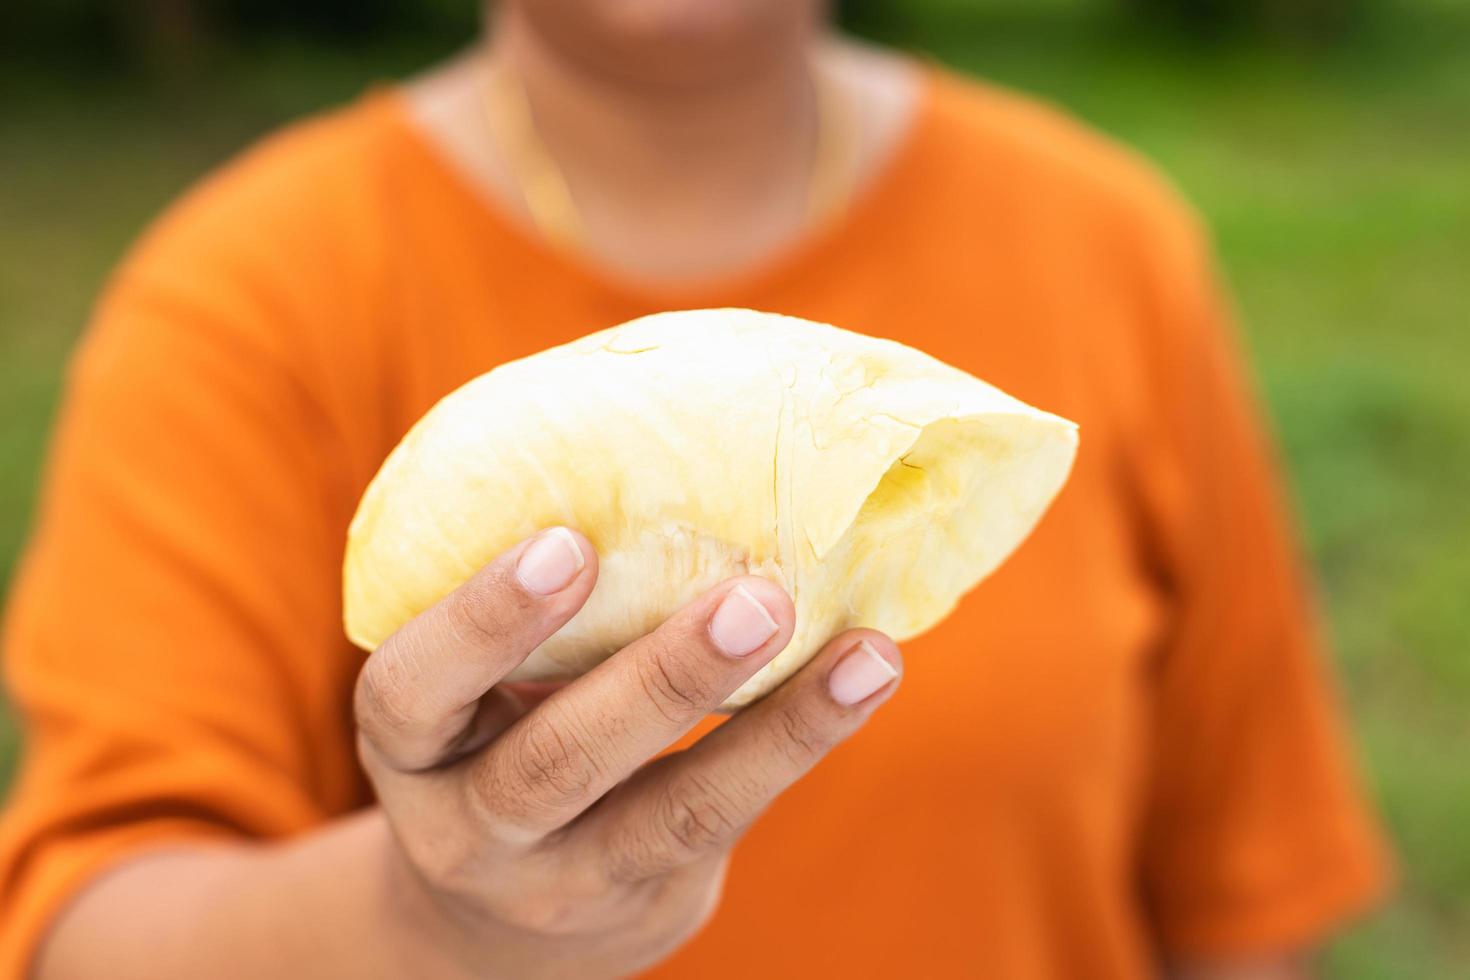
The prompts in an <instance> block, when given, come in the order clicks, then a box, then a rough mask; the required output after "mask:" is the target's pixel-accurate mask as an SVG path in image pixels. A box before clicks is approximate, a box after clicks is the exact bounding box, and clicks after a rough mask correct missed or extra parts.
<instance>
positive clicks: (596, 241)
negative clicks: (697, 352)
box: [408, 4, 917, 284]
mask: <svg viewBox="0 0 1470 980" xmlns="http://www.w3.org/2000/svg"><path fill="white" fill-rule="evenodd" d="M511 7H512V5H509V4H507V5H505V7H504V8H503V9H506V10H509V9H511ZM487 59H488V60H489V61H491V62H495V64H493V65H492V66H491V67H493V68H494V69H495V70H501V69H510V70H514V71H516V72H517V73H518V75H517V77H518V79H519V80H520V82H521V84H522V86H523V87H524V89H525V93H526V98H527V102H528V103H529V104H530V108H531V111H532V114H533V119H534V123H535V129H536V130H537V132H538V135H539V137H540V139H541V141H542V142H543V143H544V144H545V146H546V148H547V151H548V155H549V156H550V157H551V158H552V159H553V160H554V162H555V165H556V166H557V168H558V169H559V170H560V171H561V173H562V175H563V176H564V177H565V179H566V184H567V186H568V189H569V191H570V193H571V196H572V198H573V201H574V204H575V206H576V210H577V212H578V218H579V224H580V226H581V240H580V241H579V243H578V247H579V248H580V249H582V250H584V251H585V252H586V253H588V254H589V256H590V257H591V258H593V259H594V260H595V261H597V262H598V263H599V264H601V265H603V266H605V267H608V268H611V269H613V270H615V271H617V272H618V273H620V274H623V275H626V276H628V277H630V278H632V279H635V280H641V281H644V282H647V283H650V284H659V283H663V284H670V283H690V282H695V281H700V280H708V279H710V278H718V277H721V276H726V275H729V274H731V273H734V272H737V271H740V270H742V269H745V268H748V267H749V266H751V265H753V264H758V263H760V262H761V261H762V260H764V259H765V258H767V257H768V256H769V255H770V254H771V253H773V252H774V251H777V250H779V249H780V248H782V247H783V246H785V245H786V244H788V243H789V242H791V241H792V240H793V239H795V238H797V237H799V236H800V235H801V234H802V233H803V231H804V229H805V226H806V223H807V220H808V213H807V204H808V190H809V186H808V184H809V180H810V175H811V173H812V165H813V157H814V153H815V149H816V142H817V125H818V120H817V111H816V99H815V95H814V92H813V88H812V83H813V80H812V75H811V72H812V70H813V68H812V66H813V65H814V64H815V65H816V66H817V67H816V70H818V71H824V72H826V73H827V81H828V82H829V83H830V85H832V86H834V87H835V88H836V89H837V90H838V91H839V92H840V93H841V94H842V97H843V98H844V100H845V101H846V103H847V104H848V105H849V106H850V107H851V110H852V111H851V115H852V116H853V117H855V118H854V122H855V134H854V135H855V140H854V144H855V146H854V149H855V154H856V159H855V160H854V165H853V167H852V173H853V175H854V177H855V179H856V180H858V181H861V180H862V179H863V177H864V175H865V174H867V173H868V172H869V171H871V169H873V167H874V166H875V165H876V162H877V161H878V160H881V159H882V158H884V157H886V156H887V154H888V152H889V151H890V150H891V149H892V145H893V144H894V143H895V142H897V140H898V138H899V135H900V134H901V132H902V131H903V130H904V129H905V128H906V125H907V122H908V120H909V117H910V116H911V113H912V108H913V104H914V95H915V93H916V91H917V86H916V85H915V84H914V82H915V75H914V72H913V71H912V68H911V66H910V65H909V63H908V62H906V61H904V60H902V59H899V58H896V57H894V56H892V55H889V54H886V53H881V52H875V51H870V50H864V49H858V48H856V47H855V46H853V45H851V44H848V43H847V42H835V41H831V40H829V39H826V38H822V37H819V36H817V35H816V34H815V33H813V34H812V35H811V36H808V37H802V38H792V39H788V40H787V41H785V42H783V43H779V44H778V43H776V41H775V40H772V41H771V43H770V44H768V45H767V46H766V47H764V48H763V49H762V52H761V58H760V59H759V61H756V62H750V63H739V64H737V65H735V69H738V70H730V66H729V65H725V66H722V68H725V69H727V70H722V71H721V72H719V73H717V74H716V73H711V74H710V76H709V77H708V78H706V79H705V80H704V81H703V82H702V83H701V84H697V85H696V84H673V83H669V82H668V80H658V81H650V80H648V79H640V78H638V77H636V76H633V75H631V73H627V74H625V73H619V72H618V71H616V70H609V68H608V66H606V65H602V64H595V65H594V64H589V63H587V62H586V61H585V60H579V59H577V58H574V57H569V56H567V55H566V54H564V53H563V52H560V51H557V50H556V49H555V48H554V47H553V46H551V45H548V44H546V43H545V42H544V41H543V40H542V39H541V38H539V37H538V36H537V35H536V34H535V33H534V31H533V29H532V26H531V25H526V24H521V23H519V22H517V21H516V20H514V19H513V18H509V17H504V16H503V17H502V18H501V21H500V22H499V23H497V24H496V26H495V30H494V31H493V40H492V41H491V42H490V43H489V44H488V45H487V46H486V47H485V48H483V49H481V50H477V51H475V52H472V53H471V54H469V55H468V56H466V57H465V58H462V59H459V60H458V61H456V62H452V63H450V64H448V65H446V66H444V67H442V68H440V69H437V70H435V71H433V72H431V73H429V74H428V75H426V76H424V77H422V78H421V79H419V80H417V81H415V82H414V83H412V84H410V85H409V87H408V94H409V100H410V105H411V107H412V109H413V112H414V115H415V117H416V119H417V121H418V123H419V124H420V126H421V127H422V128H423V129H424V130H425V131H426V132H427V133H428V135H429V137H430V139H431V140H432V141H433V142H435V143H437V144H438V145H439V146H440V148H441V149H442V150H443V152H444V153H445V155H446V156H448V157H449V158H451V159H452V160H454V161H455V163H456V164H458V166H459V167H460V169H461V170H463V171H464V172H465V173H466V174H467V175H468V176H469V178H470V179H471V181H472V182H473V183H475V184H476V185H478V186H479V187H480V188H481V190H482V191H483V192H485V193H486V194H487V195H489V196H490V197H492V198H494V199H496V200H497V201H498V203H499V205H500V206H501V207H502V208H504V209H507V210H509V211H511V212H512V213H514V214H516V215H518V216H520V217H521V218H522V219H523V220H525V221H526V222H527V223H528V224H529V223H530V221H531V219H530V216H529V214H528V213H527V212H526V210H525V205H524V201H523V200H522V197H521V190H520V187H519V184H518V182H517V180H516V177H515V175H514V174H513V171H512V168H511V167H510V166H509V164H508V162H507V157H506V153H505V148H504V147H502V146H501V145H499V140H500V138H501V137H500V135H499V134H497V133H496V132H495V131H494V130H493V129H492V127H491V126H490V125H489V123H488V121H487V114H486V102H485V94H486V89H485V82H486V71H485V69H486V67H487V65H486V61H487ZM500 59H503V61H501V60H500Z"/></svg>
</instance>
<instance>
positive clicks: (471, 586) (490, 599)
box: [444, 577, 511, 650]
mask: <svg viewBox="0 0 1470 980" xmlns="http://www.w3.org/2000/svg"><path fill="white" fill-rule="evenodd" d="M495 583H496V580H495V579H494V578H493V577H492V579H491V580H490V581H488V582H487V581H481V580H480V579H471V580H470V581H469V582H466V583H465V584H464V585H462V586H460V587H459V588H458V589H456V590H455V591H453V592H451V593H450V594H449V596H448V597H447V598H446V599H445V600H444V622H445V624H446V625H447V627H448V629H449V632H450V633H451V635H453V637H454V639H455V640H456V641H458V642H459V643H462V644H464V645H465V646H468V647H472V648H476V649H481V650H493V649H498V648H499V647H501V646H504V645H505V644H506V643H507V642H508V641H509V640H510V639H511V636H510V630H509V629H508V627H507V625H506V623H505V620H504V618H503V616H501V615H497V611H498V610H499V609H500V608H501V607H502V606H504V604H505V602H504V596H503V594H502V590H500V589H498V588H496V584H495Z"/></svg>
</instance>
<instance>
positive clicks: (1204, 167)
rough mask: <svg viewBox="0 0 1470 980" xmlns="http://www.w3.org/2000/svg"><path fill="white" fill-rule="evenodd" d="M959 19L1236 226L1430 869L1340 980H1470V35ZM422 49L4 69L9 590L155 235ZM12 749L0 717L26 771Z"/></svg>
mask: <svg viewBox="0 0 1470 980" xmlns="http://www.w3.org/2000/svg"><path fill="white" fill-rule="evenodd" d="M945 6H946V5H944V4H933V5H931V6H930V7H929V8H926V9H933V10H936V11H938V12H937V13H934V14H932V15H930V16H929V17H928V18H927V19H926V17H924V16H915V17H914V18H912V20H913V23H912V25H911V26H912V33H911V38H912V40H913V41H915V42H916V43H917V46H920V47H923V48H924V49H925V50H928V51H930V52H931V53H933V54H935V55H937V56H939V57H942V58H943V59H945V60H947V61H949V62H951V63H953V64H956V65H959V66H962V67H965V68H969V69H972V70H974V71H976V72H978V73H981V74H983V75H986V76H988V77H991V78H994V79H998V80H1000V81H1003V82H1007V83H1011V84H1015V85H1017V86H1019V87H1022V88H1026V89H1029V90H1031V91H1035V92H1039V93H1041V94H1043V95H1044V96H1046V97H1048V98H1051V99H1053V100H1055V101H1057V102H1059V103H1061V104H1063V105H1066V106H1067V107H1069V108H1071V109H1072V110H1073V111H1075V112H1078V113H1080V114H1081V115H1082V116H1084V117H1085V118H1087V119H1090V120H1092V121H1093V122H1095V123H1097V124H1099V125H1101V126H1103V127H1104V128H1106V129H1108V130H1109V131H1111V132H1114V133H1116V134H1118V135H1120V136H1122V137H1123V138H1125V139H1127V140H1128V141H1130V142H1132V143H1133V144H1135V145H1137V146H1138V147H1140V148H1141V149H1143V150H1144V151H1145V152H1146V153H1148V154H1149V155H1150V156H1152V157H1153V158H1154V159H1155V160H1157V161H1158V162H1159V163H1160V164H1161V165H1162V166H1163V167H1164V169H1166V170H1167V171H1168V172H1169V173H1170V174H1171V175H1172V176H1173V177H1174V178H1175V179H1176V180H1177V181H1178V182H1179V184H1180V185H1182V187H1183V188H1184V189H1185V191H1186V192H1187V193H1188V194H1189V195H1190V196H1191V197H1192V198H1193V199H1194V200H1195V201H1196V202H1197V203H1198V204H1199V205H1200V207H1201V208H1203V210H1204V211H1205V212H1206V213H1207V215H1208V216H1209V217H1210V219H1211V221H1212V223H1213V226H1214V228H1215V230H1216V233H1217V238H1218V242H1219V246H1220V251H1221V255H1222V258H1223V261H1224V266H1225V269H1226V272H1227V274H1228V276H1229V279H1230V281H1231V283H1232V285H1233V287H1234V289H1235V292H1236V296H1237V298H1238V302H1239V308H1240V310H1241V314H1242V319H1243V321H1244V324H1245V326H1246V330H1247V335H1248V339H1249V342H1250V347H1251V350H1252V352H1253V354H1254V356H1255V358H1256V362H1257V366H1258V369H1259V373H1260V375H1261V378H1262V381H1263V385H1264V390H1265V392H1266V394H1267V397H1268V399H1269V402H1270V405H1271V408H1272V410H1273V413H1274V416H1275V418H1276V421H1277V425H1278V429H1279V432H1280V436H1281V441H1282V444H1283V447H1284V449H1285V451H1286V455H1287V458H1288V461H1289V464H1290V471H1291V475H1292V479H1293V486H1294V489H1295V492H1296V495H1297V500H1298V504H1299V510H1300V513H1301V516H1302V518H1303V523H1304V525H1305V529H1306V532H1307V535H1308V541H1309V544H1310V547H1311V550H1312V554H1313V556H1314V557H1315V559H1316V562H1317V566H1318V569H1319V571H1320V574H1321V577H1322V581H1323V583H1324V586H1325V589H1326V594H1327V599H1328V602H1329V608H1330V612H1331V615H1332V621H1333V626H1334V630H1335V634H1336V639H1337V644H1338V650H1339V653H1340V663H1341V667H1342V672H1343V675H1344V679H1345V682H1346V689H1347V693H1348V698H1349V702H1350V705H1351V708H1352V711H1353V715H1354V719H1355V723H1356V733H1357V736H1358V739H1359V742H1360V745H1361V751H1362V754H1363V758H1364V759H1365V762H1366V764H1367V769H1368V772H1369V777H1370V782H1371V786H1372V788H1373V791H1374V792H1375V794H1376V795H1377V798H1378V799H1379V801H1380V804H1381V807H1382V809H1383V811H1384V813H1385V814H1386V816H1387V818H1388V820H1389V822H1390V824H1391V827H1392V830H1393V833H1394V835H1395V838H1396V841H1397V844H1398V847H1399V851H1400V855H1401V859H1402V862H1403V866H1404V870H1403V873H1404V883H1403V887H1402V890H1401V893H1400V895H1399V897H1398V898H1397V899H1396V900H1395V902H1394V903H1393V904H1392V905H1391V906H1390V907H1389V908H1388V909H1386V910H1384V911H1383V912H1382V913H1380V914H1379V915H1377V916H1376V917H1374V918H1373V919H1372V920H1371V921H1369V922H1367V923H1364V924H1362V925H1361V926H1360V927H1358V928H1357V929H1355V930H1354V931H1353V932H1352V933H1351V934H1350V935H1348V936H1347V937H1346V938H1345V939H1344V940H1343V941H1341V942H1340V943H1339V944H1338V945H1337V946H1336V947H1335V948H1334V950H1333V952H1332V955H1331V956H1330V958H1329V975H1331V976H1334V977H1340V978H1351V980H1360V978H1362V980H1366V978H1379V977H1394V978H1398V977H1424V978H1445V980H1449V978H1454V977H1465V976H1470V722H1467V713H1466V710H1465V705H1466V704H1470V656H1467V655H1466V651H1465V648H1464V647H1465V642H1466V639H1467V637H1470V602H1467V601H1466V596H1467V594H1470V506H1466V492H1467V490H1470V453H1466V451H1465V449H1464V447H1465V446H1466V445H1470V385H1467V384H1465V383H1464V381H1463V380H1462V377H1461V376H1462V374H1463V372H1464V371H1465V368H1466V367H1467V365H1470V356H1467V355H1470V58H1466V57H1464V55H1463V52H1464V51H1466V50H1470V19H1466V18H1465V17H1464V16H1463V15H1458V14H1457V13H1456V11H1455V9H1454V5H1452V4H1434V5H1425V6H1424V7H1423V8H1422V9H1423V10H1424V11H1426V13H1424V15H1423V16H1424V17H1425V20H1424V22H1422V23H1418V24H1415V23H1414V22H1413V21H1402V22H1397V23H1395V24H1392V25H1385V26H1383V27H1382V28H1381V29H1380V28H1375V29H1374V30H1373V31H1372V32H1371V36H1369V37H1364V38H1361V39H1358V40H1356V41H1352V42H1350V43H1347V44H1345V45H1343V46H1341V47H1339V48H1337V49H1335V50H1333V51H1330V52H1320V51H1319V52H1313V51H1308V50H1301V49H1295V50H1294V49H1288V48H1281V49H1267V48H1262V47H1259V46H1257V47H1251V48H1242V47H1232V48H1206V47H1189V46H1184V45H1181V44H1179V43H1177V42H1165V41H1162V40H1160V39H1157V38H1148V37H1142V36H1138V35H1130V34H1128V33H1127V32H1124V31H1120V30H1119V29H1117V28H1116V27H1111V26H1109V25H1107V24H1103V23H1100V22H1091V21H1088V20H1086V19H1083V18H1080V17H1078V16H1077V15H1076V13H1075V12H1071V11H1070V10H1069V5H1067V4H1049V5H1047V6H1046V8H1045V12H1043V13H1040V14H1033V15H1031V16H1030V17H1029V19H1027V18H1020V17H1016V16H1011V17H1000V16H992V17H989V18H987V19H984V20H979V19H976V18H975V17H973V16H970V17H960V16H959V15H958V13H956V11H959V10H962V9H963V8H962V7H960V6H958V5H953V4H951V5H950V6H953V7H954V10H953V11H951V12H950V13H948V14H946V13H944V8H945ZM1456 17H1458V18H1459V19H1454V18H1456ZM420 57H421V53H420V52H415V51H412V50H399V51H375V52H369V53H363V52H357V53H356V54H348V53H345V52H335V53H333V52H316V51H306V50H299V49H280V48H277V49H273V50H271V51H269V52H260V53H257V54H256V55H254V56H250V57H247V56H245V55H243V54H240V53H236V54H234V55H231V56H228V57H222V58H219V59H216V60H215V61H214V63H213V64H212V65H211V67H210V68H209V69H208V70H207V71H206V72H205V73H204V74H203V75H202V77H200V78H198V79H196V80H194V81H191V83H190V84H189V85H188V86H187V87H185V88H184V89H183V91H185V92H187V94H185V95H179V94H177V92H178V91H180V90H179V89H178V88H177V87H174V88H171V89H170V90H171V91H173V92H174V93H175V94H173V95H171V96H168V97H164V96H163V95H162V94H160V90H156V89H150V87H149V86H146V85H143V84H142V83H130V84H120V83H118V82H117V80H115V79H92V80H90V81H88V80H85V79H78V78H76V77H70V78H68V77H64V76H61V75H59V74H55V75H41V74H37V73H34V72H31V73H27V74H16V73H14V72H12V73H11V74H9V75H3V74H0V93H15V94H19V95H20V96H22V97H20V98H15V97H11V96H10V95H9V94H6V95H4V96H0V107H3V108H0V147H3V152H0V581H3V580H4V579H6V578H8V576H9V574H10V572H11V570H12V567H13V562H14V558H15V555H16V553H17V550H18V548H19V546H20V543H21V541H22V539H23V537H24V528H25V525H26V522H27V520H28V515H29V513H30V511H31V508H32V505H33V501H34V485H35V481H36V478H37V472H38V467H39V464H40V461H41V458H42V453H43V444H44V433H45V430H46V427H47V425H48V422H49V417H50V414H51V411H52V408H53V405H54V402H55V398H56V394H57V390H58V384H59V378H60V375H61V371H62V365H63V362H64V357H65V352H66V351H67V349H68V348H69V346H70V345H71V343H72V342H73V340H74V339H75V337H76V334H77V331H78V329H79V328H80V327H81V325H82V324H83V323H84V321H85V318H86V314H87V309H88V306H89V304H90V302H91V301H92V298H93V297H94V295H95V293H96V290H97V288H98V287H99V285H100V283H101V282H102V281H103V279H104V277H105V275H106V272H107V270H108V268H109V267H110V266H111V265H112V264H113V263H114V262H115V260H116V259H117V257H118V256H119V254H120V253H121V251H122V250H123V248H124V247H125V245H126V243H127V241H128V240H129V239H130V238H131V237H132V236H134V235H135V234H136V233H137V231H138V230H139V229H140V227H141V226H142V225H143V223H144V222H145V221H146V220H147V218H148V217H149V216H150V215H151V214H152V213H154V212H155V211H156V209H157V208H158V207H159V206H160V205H161V204H162V203H164V202H165V201H166V200H167V199H168V198H169V197H171V196H172V195H173V194H175V193H176V192H177V191H178V190H179V188H180V187H182V186H183V185H184V184H186V183H187V182H188V181H189V180H190V179H191V178H193V177H194V176H195V175H197V174H198V173H200V172H201V171H202V170H204V169H205V168H207V167H208V166H210V165H211V164H213V163H215V162H217V161H219V160H220V159H222V158H223V157H225V156H227V155H228V154H229V153H230V152H232V151H233V150H234V149H236V148H238V147H239V146H240V145H242V144H243V143H244V142H245V141H246V140H248V139H249V138H250V137H252V136H253V135H255V134H257V133H260V132H262V131H264V130H265V129H267V128H269V127H270V126H272V125H275V124H276V123H278V122H279V121H281V120H283V119H285V118H288V117H290V116H292V115H295V114H298V113H300V112H302V111H306V110H308V109H311V108H315V107H318V106H321V105H324V104H328V103H330V102H333V101H336V100H340V99H343V98H346V97H348V96H350V95H351V94H352V93H353V92H354V91H356V90H357V89H358V88H359V87H360V86H361V85H362V84H364V83H366V82H368V81H370V80H373V79H376V78H381V77H386V76H389V75H393V74H395V73H398V72H401V71H402V70H404V69H405V68H407V67H408V66H411V65H413V64H415V63H416V62H417V61H418V60H419V59H420ZM14 740H15V736H14V730H13V728H11V727H3V726H0V779H3V778H4V777H5V775H6V773H7V772H8V766H9V765H10V761H11V760H12V759H13V755H14Z"/></svg>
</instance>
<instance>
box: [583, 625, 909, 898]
mask: <svg viewBox="0 0 1470 980" xmlns="http://www.w3.org/2000/svg"><path fill="white" fill-rule="evenodd" d="M902 665H903V661H902V658H901V656H900V654H899V652H898V647H897V646H896V645H895V644H894V642H893V641H892V640H890V639H888V638H887V637H886V636H884V635H883V634H881V633H877V632H875V631H873V630H851V631H848V632H847V633H844V634H842V635H840V636H838V637H837V638H835V639H834V640H833V641H832V642H830V643H829V644H828V645H827V646H826V647H825V648H823V650H822V652H821V653H820V654H818V656H817V657H816V658H814V659H813V661H812V662H811V663H810V664H808V665H807V666H806V667H804V668H803V669H802V670H801V671H800V672H799V673H798V674H796V676H794V677H792V678H791V679H790V680H788V681H787V682H786V683H785V684H783V685H782V686H781V687H780V688H778V689H776V691H774V692H773V693H772V694H771V695H769V696H768V697H766V698H765V699H764V700H762V701H760V702H758V703H756V704H755V705H753V706H751V707H749V708H746V709H745V710H744V711H742V712H741V713H740V714H738V715H736V716H735V717H734V718H732V719H731V720H730V721H728V722H726V723H725V724H724V725H722V726H721V727H720V728H718V729H716V730H715V731H713V732H711V733H710V734H709V735H706V736H705V737H704V738H703V739H701V740H700V741H699V742H698V743H696V744H695V745H694V746H693V747H691V748H690V749H688V750H686V751H684V752H680V753H677V754H675V755H671V756H668V757H666V758H664V759H661V760H659V761H658V762H657V763H655V764H653V765H651V766H649V767H647V768H646V769H645V770H643V772H641V773H639V774H638V776H637V777H635V778H634V779H633V780H630V781H629V782H628V783H627V785H626V786H624V787H623V788H621V789H620V790H619V791H618V793H617V794H616V795H615V796H614V797H610V798H609V799H608V800H607V801H606V803H605V804H604V806H603V807H601V808H599V810H598V811H597V812H596V813H595V814H593V815H590V816H589V819H588V820H587V821H586V822H585V823H584V824H582V825H581V826H580V827H578V828H576V829H574V830H573V831H572V833H573V834H574V835H576V837H577V838H578V840H577V842H576V844H575V845H574V846H578V847H584V848H586V849H587V852H588V854H589V857H596V858H597V859H600V860H601V861H602V862H603V865H604V867H605V869H606V874H607V876H608V877H609V878H610V879H612V880H613V881H616V882H618V883H623V884H628V883H633V882H638V881H644V880H647V879H649V878H653V877H656V876H659V875H663V874H667V873H669V872H671V871H673V870H675V869H677V868H680V867H683V866H685V865H687V864H689V863H691V862H695V861H698V860H701V859H702V858H704V857H706V856H708V855H709V854H712V853H719V852H721V851H723V850H725V849H727V848H729V847H730V846H731V845H733V844H734V842H735V840H736V838H738V837H739V836H740V834H741V833H742V832H743V831H744V830H745V828H746V827H748V826H749V825H750V823H751V822H752V821H753V820H755V818H756V817H757V816H759V815H760V813H761V812H762V811H763V810H764V809H765V808H766V807H767V806H768V805H769V804H770V803H771V801H772V800H774V799H775V798H776V797H777V796H779V795H780V794H781V793H782V792H783V791H784V790H785V789H786V788H787V787H789V786H790V785H791V784H792V783H794V782H795V781H796V780H797V779H799V778H801V776H802V775H803V774H804V773H806V772H807V771H808V770H809V769H811V767H812V766H814V765H815V764H816V763H817V762H818V761H819V760H820V759H821V758H822V757H823V756H824V755H826V754H827V753H828V752H829V751H831V750H832V749H833V748H834V747H836V746H837V745H838V744H840V743H841V742H842V741H843V740H844V739H846V738H847V737H849V736H850V735H852V734H853V733H854V732H856V731H857V730H858V729H859V728H861V727H862V725H863V723H864V722H865V721H867V719H868V717H869V716H870V715H871V714H872V713H873V711H874V710H876V709H877V707H878V706H879V705H880V704H882V703H883V702H884V701H886V700H887V699H888V698H889V697H891V696H892V694H893V692H894V691H895V690H896V689H897V687H898V682H899V679H900V675H901V673H902Z"/></svg>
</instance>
